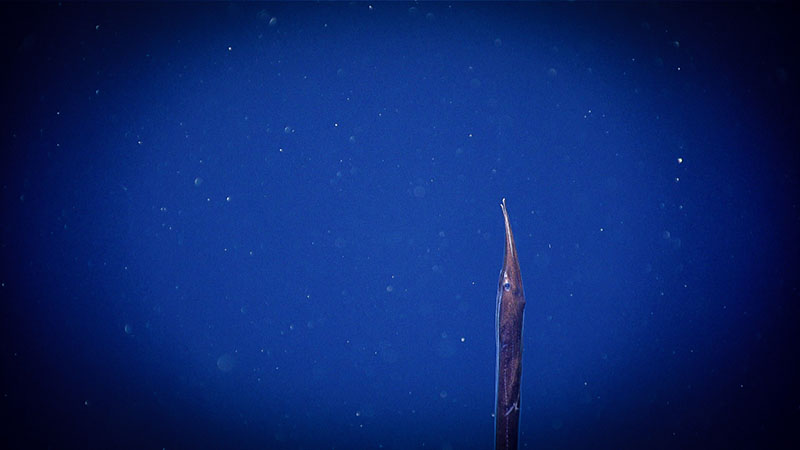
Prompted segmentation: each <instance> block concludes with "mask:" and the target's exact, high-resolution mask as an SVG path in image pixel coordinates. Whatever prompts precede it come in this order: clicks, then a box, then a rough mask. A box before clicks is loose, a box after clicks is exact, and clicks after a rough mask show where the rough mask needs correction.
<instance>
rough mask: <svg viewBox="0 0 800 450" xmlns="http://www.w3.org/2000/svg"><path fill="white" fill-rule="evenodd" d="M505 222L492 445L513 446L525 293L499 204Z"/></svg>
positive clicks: (513, 448)
mask: <svg viewBox="0 0 800 450" xmlns="http://www.w3.org/2000/svg"><path fill="white" fill-rule="evenodd" d="M500 206H501V207H502V208H503V217H504V219H505V224H506V250H505V256H504V257H503V270H501V271H500V280H499V282H498V285H497V310H496V317H495V328H496V339H497V372H496V373H497V384H496V386H497V387H496V389H497V390H496V391H495V397H496V408H495V416H494V417H495V449H496V450H516V448H517V445H518V441H519V413H520V403H519V400H520V396H519V393H520V383H521V381H522V315H523V314H522V313H523V311H524V309H525V294H524V293H523V291H522V276H521V275H520V271H519V261H518V260H517V248H516V245H515V244H514V234H513V233H512V232H511V224H510V223H509V220H508V211H507V210H506V199H503V202H502V203H501V204H500Z"/></svg>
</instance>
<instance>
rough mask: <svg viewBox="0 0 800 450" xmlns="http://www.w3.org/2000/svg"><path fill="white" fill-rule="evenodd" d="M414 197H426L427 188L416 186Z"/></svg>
mask: <svg viewBox="0 0 800 450" xmlns="http://www.w3.org/2000/svg"><path fill="white" fill-rule="evenodd" d="M414 197H417V198H422V197H425V188H424V187H422V186H416V187H415V188H414Z"/></svg>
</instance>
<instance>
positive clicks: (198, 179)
mask: <svg viewBox="0 0 800 450" xmlns="http://www.w3.org/2000/svg"><path fill="white" fill-rule="evenodd" d="M201 184H203V179H202V178H200V177H197V178H195V179H194V185H195V186H200V185H201Z"/></svg>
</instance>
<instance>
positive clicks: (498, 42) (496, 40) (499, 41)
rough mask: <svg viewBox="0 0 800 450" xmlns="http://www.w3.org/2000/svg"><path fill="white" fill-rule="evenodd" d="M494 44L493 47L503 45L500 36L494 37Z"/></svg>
mask: <svg viewBox="0 0 800 450" xmlns="http://www.w3.org/2000/svg"><path fill="white" fill-rule="evenodd" d="M494 46H495V47H502V46H503V41H502V40H501V39H500V38H497V39H495V40H494Z"/></svg>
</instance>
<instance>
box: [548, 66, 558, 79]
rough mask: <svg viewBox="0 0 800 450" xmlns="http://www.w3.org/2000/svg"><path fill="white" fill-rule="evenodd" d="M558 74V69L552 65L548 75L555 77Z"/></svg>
mask: <svg viewBox="0 0 800 450" xmlns="http://www.w3.org/2000/svg"><path fill="white" fill-rule="evenodd" d="M556 75H558V71H556V69H555V68H553V67H551V68H549V69H547V76H548V77H550V78H555V77H556Z"/></svg>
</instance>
